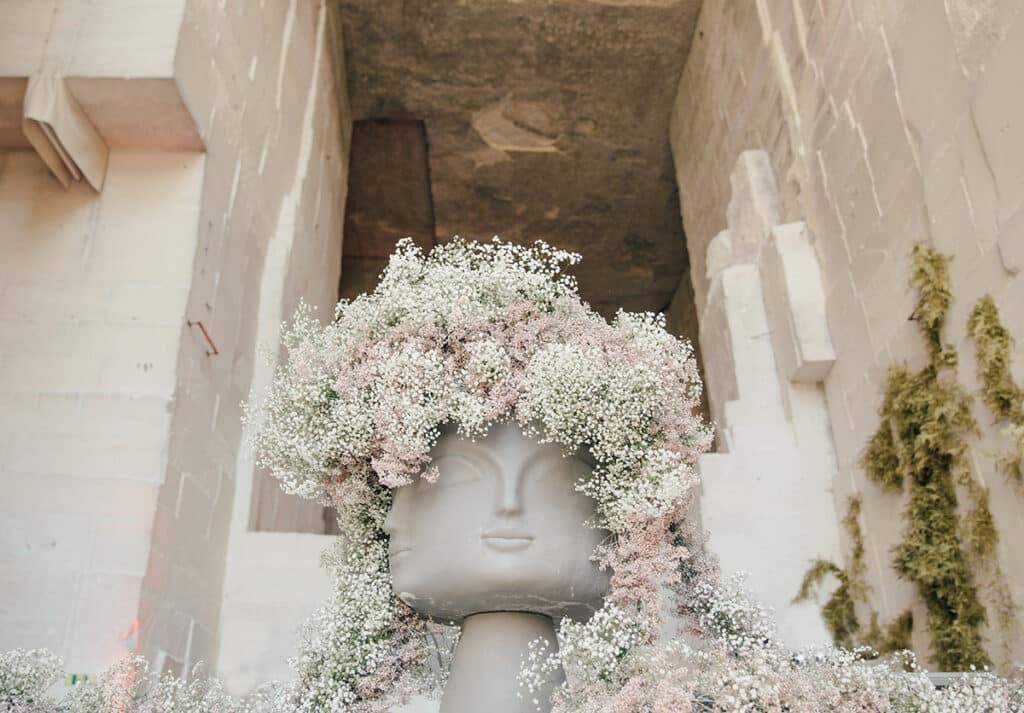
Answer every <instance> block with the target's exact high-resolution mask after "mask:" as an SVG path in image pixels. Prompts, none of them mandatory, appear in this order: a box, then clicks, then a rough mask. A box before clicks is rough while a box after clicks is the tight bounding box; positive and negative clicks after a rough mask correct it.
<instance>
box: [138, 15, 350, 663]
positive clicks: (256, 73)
mask: <svg viewBox="0 0 1024 713" xmlns="http://www.w3.org/2000/svg"><path fill="white" fill-rule="evenodd" d="M326 22H327V13H326V8H325V6H324V4H323V3H310V2H299V1H297V0H290V1H287V2H286V1H285V0H281V1H279V2H266V3H264V5H263V8H262V10H261V11H260V12H258V13H257V12H251V11H250V8H249V7H248V4H247V3H232V4H228V5H226V6H225V5H223V4H211V3H208V2H203V1H201V0H195V1H194V2H189V3H188V4H187V7H186V11H185V17H184V22H183V24H182V31H181V36H180V38H179V47H178V51H177V62H176V67H175V71H176V76H177V78H178V82H179V86H180V87H181V88H182V94H183V97H184V100H185V102H186V104H187V105H188V107H189V109H190V111H191V112H192V114H193V116H194V117H195V118H196V122H197V124H198V126H199V130H200V134H201V135H202V136H203V139H204V142H205V144H206V147H207V158H206V161H207V166H206V176H205V180H204V183H203V195H202V201H201V210H200V220H199V237H198V245H197V254H196V262H195V265H194V268H193V275H192V288H191V292H190V294H189V302H188V307H187V312H188V314H189V315H190V317H191V319H192V320H193V321H194V320H197V319H202V320H203V321H204V323H205V325H206V327H207V330H208V331H209V333H210V335H211V337H212V339H213V340H214V342H215V343H216V345H217V349H218V350H219V352H220V353H219V354H218V355H217V356H213V357H211V356H209V355H208V354H207V346H206V344H205V341H204V339H203V337H202V335H201V334H200V333H199V332H198V331H196V330H194V329H193V330H190V331H189V333H188V338H187V339H186V340H185V341H184V342H183V344H182V349H181V352H180V355H179V366H178V373H177V383H176V398H175V403H174V410H173V413H172V417H171V418H172V422H171V440H170V446H169V459H168V461H169V462H168V468H167V473H166V478H165V481H164V485H163V487H162V488H161V492H160V498H159V500H158V503H157V517H156V521H155V525H154V530H153V544H152V553H151V555H150V564H149V570H148V571H147V575H146V580H145V582H144V584H143V600H142V607H141V616H140V619H141V621H142V622H143V630H142V644H143V647H142V650H143V653H146V654H149V655H150V656H155V655H156V654H157V652H158V651H162V652H166V655H167V656H170V657H171V658H173V659H174V660H175V661H178V662H181V664H182V665H183V666H184V667H185V668H188V666H189V664H191V663H195V662H196V661H199V660H206V661H211V660H214V658H215V656H216V646H217V633H218V627H219V621H218V618H219V614H220V609H221V595H222V582H223V576H224V569H225V556H226V552H227V544H228V532H229V525H230V521H231V513H232V506H233V495H234V488H235V474H236V467H237V458H238V449H239V445H240V436H241V429H242V426H241V406H240V405H241V402H242V401H243V400H245V399H246V398H248V396H249V390H250V388H249V387H250V383H251V379H252V376H253V370H254V366H255V364H256V363H257V361H258V360H259V359H260V358H261V356H260V354H259V351H260V347H262V348H263V349H264V350H266V351H267V352H269V353H270V354H271V355H272V354H273V353H274V352H275V351H276V334H275V335H273V336H274V339H272V340H269V341H268V342H264V343H262V344H261V343H259V342H258V341H257V335H258V334H259V331H260V327H261V324H260V319H259V317H260V313H261V312H262V311H263V310H264V309H266V307H265V305H270V306H271V307H272V308H274V307H276V309H277V310H278V315H279V316H278V318H277V320H276V322H277V323H280V321H281V319H284V318H287V317H289V316H290V314H291V311H292V310H291V306H292V305H294V304H295V302H296V301H297V295H299V294H302V295H304V296H306V298H307V299H308V300H309V301H310V302H314V303H319V305H320V307H321V308H322V310H323V312H324V315H325V316H330V314H331V307H333V304H334V301H335V300H334V294H333V293H334V289H335V286H336V285H337V281H338V274H339V270H340V265H341V226H342V219H343V214H344V200H345V190H346V182H345V171H346V155H347V135H348V131H349V129H348V119H347V117H345V116H343V113H344V109H340V108H339V107H340V106H341V105H342V103H341V101H339V92H338V89H339V86H341V81H340V79H339V77H338V75H337V74H336V72H337V71H338V68H339V66H340V65H339V64H338V62H337V58H338V56H340V52H338V51H337V49H336V48H334V47H333V45H332V42H333V39H332V38H333V33H327V31H326V28H325V23H326ZM282 261H283V264H284V265H289V266H292V265H294V266H295V269H294V270H293V271H290V272H289V273H288V279H287V283H286V284H285V285H283V286H280V285H275V284H274V283H275V280H280V277H279V275H278V273H277V271H278V270H279V269H280V265H281V263H282ZM268 271H273V272H271V275H272V277H271V278H270V280H269V285H268V284H267V282H266V281H265V280H264V275H265V274H266V273H267V272H268ZM268 287H269V289H267V288H268ZM276 301H279V302H277V304H276V305H275V302H276ZM183 503H184V505H183ZM292 512H293V516H294V517H295V518H296V529H301V527H302V523H303V522H306V523H308V522H309V519H310V517H318V516H319V512H320V510H319V508H316V507H310V506H308V505H305V506H303V507H296V508H294V509H293V510H292ZM310 513H314V514H315V515H311V514H310ZM239 516H240V517H242V514H241V513H239ZM245 521H248V518H245ZM309 564H310V566H311V567H312V566H315V562H310V563H309Z"/></svg>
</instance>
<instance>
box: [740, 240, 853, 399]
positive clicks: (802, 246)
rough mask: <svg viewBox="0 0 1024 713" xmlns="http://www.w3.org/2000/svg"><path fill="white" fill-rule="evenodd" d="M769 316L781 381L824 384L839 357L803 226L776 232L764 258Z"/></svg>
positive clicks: (810, 243)
mask: <svg viewBox="0 0 1024 713" xmlns="http://www.w3.org/2000/svg"><path fill="white" fill-rule="evenodd" d="M759 264H760V268H761V274H762V275H763V276H764V282H765V295H764V298H765V310H766V312H767V314H768V327H769V330H770V332H771V337H772V345H773V346H774V348H775V359H776V361H777V362H778V363H779V369H780V370H781V373H782V376H783V378H786V379H789V380H791V381H802V382H805V383H812V384H813V383H819V382H822V381H824V380H825V377H826V376H827V375H828V372H829V370H830V369H831V368H832V364H834V363H835V360H836V353H835V350H834V349H833V348H832V336H831V335H830V334H829V331H828V318H827V315H826V314H825V290H824V289H823V287H822V284H821V268H820V267H819V265H818V258H817V256H816V255H815V254H814V245H813V244H812V242H811V237H810V235H808V233H807V226H806V225H805V224H804V223H786V224H785V225H777V226H775V227H774V228H772V232H771V236H770V237H769V238H768V240H767V241H766V242H765V245H764V247H763V248H762V250H761V257H760V261H759Z"/></svg>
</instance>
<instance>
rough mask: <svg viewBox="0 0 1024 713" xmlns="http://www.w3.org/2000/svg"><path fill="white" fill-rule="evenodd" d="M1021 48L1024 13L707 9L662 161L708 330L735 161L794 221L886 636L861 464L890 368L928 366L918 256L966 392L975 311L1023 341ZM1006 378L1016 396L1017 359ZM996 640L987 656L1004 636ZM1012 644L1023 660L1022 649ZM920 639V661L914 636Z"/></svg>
mask: <svg viewBox="0 0 1024 713" xmlns="http://www.w3.org/2000/svg"><path fill="white" fill-rule="evenodd" d="M1022 37H1024V12H1022V6H1021V5H1020V3H1018V2H1014V0H995V1H993V2H988V3H970V4H968V3H963V2H947V3H939V2H911V1H909V0H901V1H899V2H888V3H874V4H872V3H850V2H823V1H818V0H797V1H796V2H792V1H790V0H763V1H762V2H758V3H757V4H756V7H755V5H754V4H753V3H748V2H743V1H742V0H719V1H717V2H708V3H705V5H704V8H703V10H702V13H701V17H700V20H699V22H698V27H697V31H696V34H695V37H694V42H693V47H692V49H691V52H690V56H689V58H688V60H687V64H686V67H685V70H684V72H683V77H682V80H681V83H680V86H679V92H678V95H677V99H676V107H675V110H674V118H673V123H672V145H673V153H674V155H675V160H676V169H677V176H678V179H679V185H680V195H681V210H682V216H683V221H684V224H685V228H686V236H687V244H688V247H689V251H690V257H691V260H692V261H693V265H694V269H693V270H692V272H691V277H692V279H693V283H694V293H695V297H696V300H697V302H698V306H699V309H700V310H701V313H703V306H704V304H705V302H706V300H707V299H708V298H707V294H708V279H709V278H708V277H707V276H706V273H705V267H706V266H708V265H709V261H710V260H711V257H712V254H711V246H712V245H713V242H712V241H713V238H715V236H716V235H717V234H718V233H719V232H720V231H721V230H722V229H723V228H724V227H725V224H726V216H727V214H728V212H729V211H728V207H729V200H730V195H731V193H732V190H731V188H732V187H731V186H730V182H729V178H730V171H731V168H732V166H733V164H734V162H735V161H736V159H737V158H738V157H739V156H740V154H741V153H742V152H743V151H745V150H748V149H755V148H763V149H765V150H766V151H767V153H768V155H769V157H770V161H771V165H772V167H773V172H774V175H775V176H776V177H777V178H778V182H779V207H778V210H779V219H780V221H781V222H793V221H801V220H802V221H805V222H806V223H807V226H808V228H809V229H810V232H811V234H812V235H813V236H814V238H815V242H814V247H815V251H816V253H817V255H818V258H819V260H820V262H821V267H822V275H823V282H824V288H825V293H826V300H827V314H828V322H829V325H830V331H831V336H832V340H833V345H834V347H835V351H836V357H837V358H836V362H835V364H834V366H833V368H832V370H831V372H830V373H829V375H828V377H827V378H826V381H825V391H826V394H827V397H828V410H829V413H830V414H831V425H832V432H833V435H834V438H835V444H836V451H837V454H838V458H839V466H840V475H839V477H837V478H836V479H835V482H834V491H835V498H836V505H837V516H839V515H841V513H842V512H843V511H844V510H845V502H846V498H847V496H848V495H849V494H851V493H853V492H858V493H860V494H862V495H863V497H864V525H865V529H866V532H867V533H868V541H867V547H868V558H867V559H868V567H869V583H870V584H871V585H872V587H873V591H874V594H873V597H872V603H873V605H874V606H875V607H876V608H878V609H879V611H880V612H881V616H882V618H883V620H885V619H888V618H890V617H892V616H894V615H896V614H898V613H899V612H901V611H902V610H903V609H904V608H906V607H907V606H908V605H911V604H913V603H914V601H915V600H914V596H913V590H912V588H911V587H910V585H908V584H907V583H905V582H903V581H901V580H898V579H897V578H896V575H895V573H894V572H893V570H892V568H891V566H890V563H889V549H890V547H891V546H892V544H893V543H894V542H896V541H898V539H899V537H900V529H901V520H900V515H899V513H900V509H901V502H900V499H899V498H894V497H892V496H890V495H885V494H882V493H881V492H880V491H879V490H878V489H877V488H876V487H875V486H874V485H871V484H869V483H866V482H865V481H864V478H863V474H862V471H861V469H860V468H859V466H858V464H857V461H858V457H859V454H860V452H861V450H862V448H863V446H864V443H865V442H866V440H867V438H868V437H869V436H870V435H871V433H872V432H873V431H874V430H875V428H876V426H877V422H878V421H877V415H876V410H877V408H878V405H879V403H880V401H881V390H882V386H883V384H884V379H885V373H886V370H887V368H888V367H889V366H890V365H892V364H894V363H897V362H901V361H906V362H909V364H910V365H911V366H912V367H914V368H916V367H918V366H920V365H921V364H922V363H923V361H924V359H925V355H924V353H923V349H922V347H921V342H920V337H919V336H918V333H917V328H916V325H915V324H914V323H913V322H911V321H908V318H909V316H910V314H911V312H912V311H913V305H914V301H915V294H914V291H913V290H912V289H911V288H910V287H909V285H908V275H909V267H910V249H911V244H912V243H913V241H915V240H920V239H926V240H929V241H931V243H932V244H934V245H935V246H936V247H937V248H938V249H940V250H941V251H943V252H945V253H948V254H952V255H954V259H953V261H952V263H951V276H952V290H953V296H954V301H953V305H952V309H951V312H950V317H949V321H948V323H947V328H946V336H947V339H949V340H950V341H952V342H954V343H956V344H957V345H958V346H959V348H960V367H959V372H960V373H959V377H960V381H961V383H962V384H964V385H965V386H966V387H967V388H968V389H970V390H976V389H977V388H978V382H977V377H976V374H975V366H974V347H973V344H972V343H971V341H970V339H969V338H967V337H966V329H965V324H966V321H967V316H968V314H969V313H970V310H971V308H972V307H973V306H974V304H975V303H976V302H977V300H978V299H979V298H980V297H981V296H982V295H984V294H985V293H991V294H992V296H993V297H994V298H995V300H996V303H997V304H998V306H999V309H1000V311H1001V314H1002V318H1003V322H1004V323H1005V325H1006V326H1007V327H1008V328H1009V329H1010V331H1011V333H1012V334H1013V336H1014V337H1015V339H1016V340H1017V343H1018V345H1019V344H1021V343H1022V342H1024V280H1022V279H1021V277H1020V273H1018V272H1015V270H1017V269H1019V268H1018V267H1017V265H1018V264H1019V250H1020V248H1019V247H1018V245H1019V242H1018V241H1019V238H1018V240H1017V241H1015V240H1014V237H1013V236H1015V235H1017V236H1019V226H1020V221H1019V218H1017V212H1018V211H1019V210H1020V208H1021V200H1022V190H1024V189H1022V186H1024V181H1022V180H1021V177H1020V170H1021V168H1020V167H1021V166H1022V165H1024V161H1022V160H1021V156H1020V152H1021V151H1022V146H1024V140H1022V138H1021V136H1020V135H1019V132H1020V127H1022V126H1024V102H1022V100H1021V95H1020V92H1019V91H1016V90H1014V89H1009V87H1010V86H1013V87H1016V83H1015V79H1017V76H1016V75H1018V74H1019V68H1020V67H1021V66H1024V41H1022V40H1021V38H1022ZM1015 251H1017V252H1015ZM705 326H706V325H705V324H703V323H702V325H701V329H702V332H703V331H704V329H705ZM704 353H705V356H706V357H709V356H710V354H709V350H708V347H707V344H705V345H704ZM1012 371H1013V373H1014V376H1015V378H1016V380H1017V381H1018V383H1024V349H1021V348H1020V347H1018V348H1017V350H1016V351H1015V353H1014V361H1013V364H1012ZM709 377H710V365H709ZM711 406H712V411H713V412H714V411H715V410H716V404H715V403H714V402H712V404H711ZM976 409H977V410H976V417H977V418H978V422H979V424H980V425H981V427H982V431H983V434H982V437H981V438H980V439H979V440H978V441H976V442H975V443H974V444H973V445H972V454H971V460H972V464H973V466H974V468H973V469H974V475H975V476H976V477H977V478H978V479H979V480H980V481H981V482H983V483H984V484H985V485H987V486H988V487H989V488H990V489H991V504H992V509H993V513H994V515H995V518H996V523H997V526H998V528H999V530H1000V534H1001V543H1000V546H999V557H1000V561H1001V564H1002V567H1003V570H1004V571H1005V572H1006V574H1007V577H1008V579H1009V581H1010V584H1011V588H1012V590H1013V595H1014V597H1015V598H1016V601H1017V602H1024V559H1021V558H1020V557H1019V556H1018V554H1017V553H1016V552H1015V549H1014V548H1015V543H1017V542H1020V541H1022V540H1024V500H1022V499H1021V498H1020V497H1019V496H1018V495H1017V494H1015V493H1014V492H1013V490H1012V489H1011V488H1010V487H1009V486H1008V484H1007V483H1006V481H1005V479H1004V478H1003V476H1002V475H1001V474H1000V473H998V472H996V470H995V464H994V462H993V458H992V454H993V453H999V452H1001V451H1003V450H1004V449H1005V448H1006V447H1007V446H1008V444H1007V442H1006V440H1005V438H1004V437H1003V436H1002V435H1001V434H1000V431H1001V428H1002V424H999V423H993V418H992V416H991V415H990V414H989V413H988V412H987V409H986V408H985V406H984V405H983V404H981V403H980V401H978V402H977V403H976ZM846 545H847V546H848V545H849V543H846ZM914 606H915V607H916V609H915V615H916V618H917V619H918V620H919V621H923V620H924V617H923V612H922V611H921V610H920V608H919V606H918V605H916V604H914ZM988 634H989V635H990V639H991V641H992V642H993V646H992V650H993V652H994V653H998V646H999V636H998V635H997V633H996V632H993V631H989V632H988ZM1006 635H1007V636H1008V638H1009V639H1010V642H1009V643H1010V645H1011V648H1012V651H1013V653H1014V655H1015V656H1016V657H1017V658H1020V656H1021V655H1022V653H1024V637H1022V636H1021V632H1020V631H1019V630H1018V631H1011V632H1006ZM915 636H916V638H915V644H916V648H917V649H918V650H919V651H922V652H926V651H927V648H928V647H927V640H926V638H925V635H924V632H923V627H918V632H917V633H916V634H915Z"/></svg>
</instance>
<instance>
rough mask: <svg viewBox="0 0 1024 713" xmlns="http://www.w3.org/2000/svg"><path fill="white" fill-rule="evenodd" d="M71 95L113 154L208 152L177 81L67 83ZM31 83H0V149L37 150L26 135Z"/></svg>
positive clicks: (74, 79) (21, 80)
mask: <svg viewBox="0 0 1024 713" xmlns="http://www.w3.org/2000/svg"><path fill="white" fill-rule="evenodd" d="M65 81H66V84H67V88H68V91H69V92H70V93H71V95H72V96H73V97H74V98H75V100H76V101H77V102H78V103H79V105H80V106H81V107H82V110H83V111H84V112H85V114H86V116H87V117H88V118H89V120H90V121H91V122H92V124H93V126H95V127H96V130H97V131H98V132H99V134H100V136H101V137H102V138H103V140H104V142H106V144H107V146H108V148H110V150H111V151H154V150H155V151H203V150H204V145H203V140H202V138H201V137H200V135H199V130H198V128H197V127H196V124H195V121H193V119H192V115H191V113H190V112H189V110H188V107H186V106H185V101H184V99H183V98H182V96H181V92H180V91H179V89H178V83H177V81H176V80H175V79H174V78H173V77H138V78H131V79H125V78H119V77H67V78H66V80H65ZM27 86H28V78H27V77H0V149H30V148H32V147H31V145H30V144H29V142H28V140H27V139H26V138H25V134H24V132H22V130H21V120H22V111H23V104H24V101H25V89H26V87H27Z"/></svg>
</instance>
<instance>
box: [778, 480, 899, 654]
mask: <svg viewBox="0 0 1024 713" xmlns="http://www.w3.org/2000/svg"><path fill="white" fill-rule="evenodd" d="M861 506H862V502H861V499H860V498H859V497H851V498H850V499H849V500H848V501H847V510H846V515H845V516H844V517H843V527H845V528H846V533H847V535H849V537H850V542H851V544H852V549H851V551H850V560H849V564H848V565H847V566H846V568H845V569H842V568H840V567H839V566H838V565H837V564H835V563H834V562H829V561H828V560H815V561H814V562H813V563H812V564H811V567H810V569H808V570H807V573H806V574H805V575H804V579H803V582H802V583H801V584H800V591H799V592H797V595H796V596H795V597H794V598H793V602H794V603H798V602H802V601H806V600H808V599H810V598H811V597H812V596H813V595H814V593H815V591H816V590H817V588H818V587H819V586H820V585H821V583H822V582H823V581H824V580H825V579H827V578H828V577H829V576H830V575H832V576H835V578H836V579H837V580H839V586H838V587H837V588H836V589H835V591H834V592H832V594H831V596H829V598H828V600H826V602H825V604H824V606H822V609H821V615H822V618H823V619H824V620H825V626H827V627H828V630H829V633H831V634H832V640H833V641H834V642H835V643H836V644H837V645H838V646H842V647H844V648H847V649H853V648H855V647H859V646H870V647H871V648H872V649H874V650H875V651H876V652H878V653H879V654H887V653H891V652H894V651H902V650H904V649H909V648H910V635H911V633H912V631H913V627H914V618H913V615H912V614H911V613H910V612H909V611H908V612H904V613H903V614H901V615H900V616H899V617H897V618H896V619H895V620H893V621H892V622H890V623H889V624H887V625H886V626H885V627H884V628H883V627H881V626H880V625H879V623H878V613H877V612H874V611H872V612H871V618H870V621H871V623H870V625H869V626H868V628H867V629H864V628H863V627H862V625H861V623H860V620H859V619H858V618H857V611H856V602H863V603H867V598H868V597H867V595H868V589H869V587H868V583H867V566H866V565H865V563H864V552H865V550H864V533H863V531H862V530H861V527H860V513H861Z"/></svg>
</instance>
